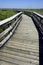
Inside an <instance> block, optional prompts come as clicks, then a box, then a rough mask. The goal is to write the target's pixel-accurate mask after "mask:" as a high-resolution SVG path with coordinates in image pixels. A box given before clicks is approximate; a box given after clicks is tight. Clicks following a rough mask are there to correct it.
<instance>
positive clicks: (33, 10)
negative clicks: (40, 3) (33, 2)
mask: <svg viewBox="0 0 43 65" xmlns="http://www.w3.org/2000/svg"><path fill="white" fill-rule="evenodd" d="M22 11H27V12H37V13H39V14H41V15H43V9H22Z"/></svg>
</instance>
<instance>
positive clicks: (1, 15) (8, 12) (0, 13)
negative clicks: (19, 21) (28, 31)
mask: <svg viewBox="0 0 43 65" xmlns="http://www.w3.org/2000/svg"><path fill="white" fill-rule="evenodd" d="M14 14H16V11H15V10H12V9H5V10H4V9H0V20H3V19H6V18H8V17H10V16H12V15H14Z"/></svg>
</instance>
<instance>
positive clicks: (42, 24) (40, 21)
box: [32, 12, 43, 34]
mask: <svg viewBox="0 0 43 65" xmlns="http://www.w3.org/2000/svg"><path fill="white" fill-rule="evenodd" d="M32 17H33V19H34V20H35V22H36V24H37V26H38V27H39V30H40V32H41V33H42V34H43V16H42V15H40V14H38V13H36V12H33V13H32Z"/></svg>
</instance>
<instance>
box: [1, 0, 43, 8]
mask: <svg viewBox="0 0 43 65" xmlns="http://www.w3.org/2000/svg"><path fill="white" fill-rule="evenodd" d="M0 8H43V0H0Z"/></svg>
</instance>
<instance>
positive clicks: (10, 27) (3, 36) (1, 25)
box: [0, 12, 22, 47]
mask: <svg viewBox="0 0 43 65" xmlns="http://www.w3.org/2000/svg"><path fill="white" fill-rule="evenodd" d="M21 20H22V12H20V13H17V14H16V15H14V16H11V17H10V18H7V19H5V20H3V21H0V47H2V46H3V45H4V44H5V42H6V41H7V40H8V39H9V38H10V37H11V36H12V34H13V33H14V32H15V30H16V28H17V26H18V24H19V23H20V21H21Z"/></svg>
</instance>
